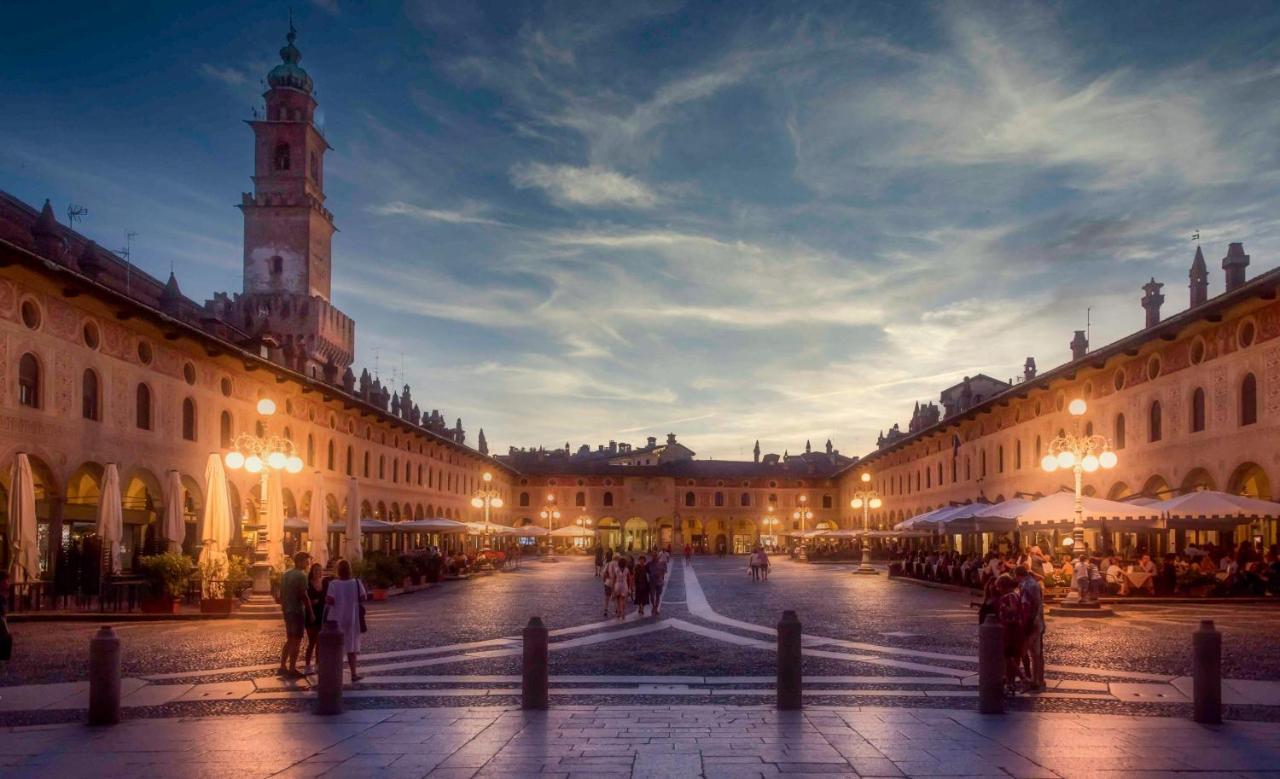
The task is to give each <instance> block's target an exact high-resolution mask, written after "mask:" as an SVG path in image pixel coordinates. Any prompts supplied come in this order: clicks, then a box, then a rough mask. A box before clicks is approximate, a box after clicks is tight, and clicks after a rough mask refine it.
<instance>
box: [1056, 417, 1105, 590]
mask: <svg viewBox="0 0 1280 779" xmlns="http://www.w3.org/2000/svg"><path fill="white" fill-rule="evenodd" d="M1087 410H1088V406H1087V405H1086V404H1085V402H1084V400H1083V399H1081V398H1076V399H1075V400H1073V401H1071V403H1070V404H1068V406H1067V412H1068V413H1070V414H1071V416H1072V417H1074V420H1073V422H1072V432H1070V433H1064V434H1063V435H1060V436H1058V437H1056V438H1054V439H1053V440H1052V441H1050V442H1049V449H1048V452H1047V453H1046V454H1045V456H1044V458H1043V459H1042V460H1041V461H1040V467H1041V468H1043V469H1044V471H1045V472H1046V473H1053V472H1054V471H1056V470H1058V469H1059V468H1063V469H1068V468H1069V469H1070V470H1071V472H1072V473H1073V474H1074V476H1075V511H1074V515H1073V517H1072V521H1071V538H1070V539H1067V541H1069V542H1070V543H1069V544H1067V545H1068V546H1070V547H1072V550H1073V551H1082V550H1083V549H1084V502H1083V500H1082V498H1083V495H1084V493H1083V483H1084V475H1085V474H1086V473H1093V472H1094V471H1096V470H1098V469H1099V468H1105V469H1110V468H1114V467H1116V463H1117V462H1119V458H1118V457H1116V453H1115V452H1113V451H1112V450H1111V444H1110V442H1108V441H1107V439H1106V438H1105V437H1104V436H1100V435H1084V434H1082V433H1081V432H1080V418H1081V417H1083V416H1084V414H1085V412H1086V411H1087ZM1067 541H1064V543H1067ZM1072 596H1074V598H1073V597H1072ZM1066 600H1067V601H1073V602H1079V601H1087V600H1090V598H1089V597H1088V594H1087V593H1083V592H1080V591H1078V590H1076V589H1074V588H1073V589H1072V591H1071V592H1070V593H1068V595H1067V597H1066Z"/></svg>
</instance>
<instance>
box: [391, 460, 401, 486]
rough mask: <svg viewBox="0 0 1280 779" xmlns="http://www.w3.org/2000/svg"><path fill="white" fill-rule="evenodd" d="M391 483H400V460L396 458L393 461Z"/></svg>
mask: <svg viewBox="0 0 1280 779" xmlns="http://www.w3.org/2000/svg"><path fill="white" fill-rule="evenodd" d="M391 482H392V483H393V484H398V483H399V482H400V458H399V457H396V458H393V459H392V460H391Z"/></svg>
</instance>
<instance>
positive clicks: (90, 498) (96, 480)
mask: <svg viewBox="0 0 1280 779" xmlns="http://www.w3.org/2000/svg"><path fill="white" fill-rule="evenodd" d="M102 472H103V466H101V465H99V464H98V463H95V462H87V463H82V464H81V465H80V466H79V467H78V468H76V469H75V470H74V471H72V472H71V475H70V476H69V477H67V486H66V492H65V495H66V504H65V508H64V509H63V518H64V519H65V520H67V521H70V522H95V521H96V520H97V517H98V502H99V500H100V499H101V497H102Z"/></svg>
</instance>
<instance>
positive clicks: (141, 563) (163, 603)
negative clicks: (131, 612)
mask: <svg viewBox="0 0 1280 779" xmlns="http://www.w3.org/2000/svg"><path fill="white" fill-rule="evenodd" d="M138 567H139V568H141V569H142V570H143V572H144V573H146V575H147V579H148V580H149V583H150V585H151V597H150V598H143V600H142V612H143V613H144V614H177V613H178V607H179V606H180V605H181V604H182V596H183V595H184V594H185V593H186V590H187V582H188V581H190V580H191V574H193V573H195V564H194V563H192V562H191V558H190V557H187V556H186V555H184V554H182V553H181V552H165V553H164V554H157V555H147V556H144V557H141V558H139V560H138Z"/></svg>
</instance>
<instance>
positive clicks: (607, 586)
mask: <svg viewBox="0 0 1280 779" xmlns="http://www.w3.org/2000/svg"><path fill="white" fill-rule="evenodd" d="M618 562H619V561H618V558H616V557H612V556H610V557H609V561H608V562H607V563H605V566H604V571H603V572H602V573H601V574H600V575H601V581H603V582H604V617H605V619H608V618H609V604H610V603H612V602H613V585H614V583H615V582H616V581H617V580H618Z"/></svg>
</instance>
